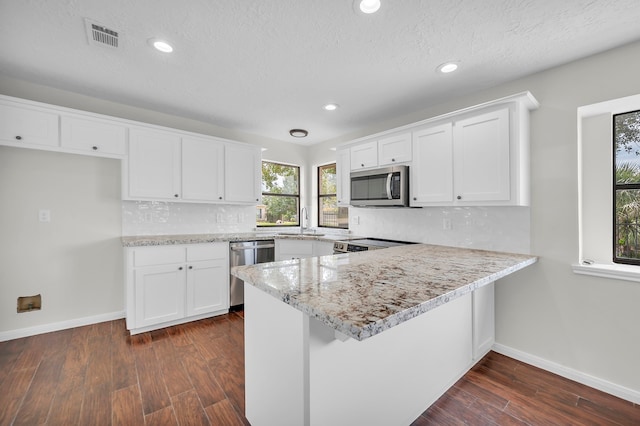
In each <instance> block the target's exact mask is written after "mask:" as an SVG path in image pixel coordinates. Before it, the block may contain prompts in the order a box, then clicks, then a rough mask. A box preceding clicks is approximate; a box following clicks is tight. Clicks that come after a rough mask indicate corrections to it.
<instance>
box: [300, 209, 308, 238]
mask: <svg viewBox="0 0 640 426" xmlns="http://www.w3.org/2000/svg"><path fill="white" fill-rule="evenodd" d="M305 219H306V220H309V216H307V208H306V207H303V208H301V209H300V233H301V234H303V233H304V221H305Z"/></svg>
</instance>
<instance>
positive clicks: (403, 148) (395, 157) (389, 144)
mask: <svg viewBox="0 0 640 426" xmlns="http://www.w3.org/2000/svg"><path fill="white" fill-rule="evenodd" d="M411 159H412V155H411V132H407V133H401V134H399V135H393V136H388V137H385V138H383V139H380V140H378V165H379V166H389V165H394V164H398V163H406V162H409V161H411Z"/></svg>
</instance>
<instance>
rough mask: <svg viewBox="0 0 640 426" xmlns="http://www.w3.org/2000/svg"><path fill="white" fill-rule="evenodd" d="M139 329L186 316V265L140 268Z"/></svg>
mask: <svg viewBox="0 0 640 426" xmlns="http://www.w3.org/2000/svg"><path fill="white" fill-rule="evenodd" d="M134 276H135V278H134V295H135V303H134V305H135V318H136V328H140V327H146V326H150V325H154V324H160V323H163V322H167V321H173V320H177V319H180V318H183V317H184V313H185V300H184V298H185V284H186V271H185V268H184V265H176V264H172V265H160V266H149V267H145V268H139V269H136V270H135V274H134Z"/></svg>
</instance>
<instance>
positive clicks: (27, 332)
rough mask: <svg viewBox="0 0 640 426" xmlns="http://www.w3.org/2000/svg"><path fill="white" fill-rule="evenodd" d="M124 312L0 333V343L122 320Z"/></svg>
mask: <svg viewBox="0 0 640 426" xmlns="http://www.w3.org/2000/svg"><path fill="white" fill-rule="evenodd" d="M124 317H125V313H124V311H119V312H110V313H107V314H101V315H94V316H91V317H83V318H76V319H72V320H67V321H60V322H55V323H51V324H43V325H36V326H33V327H27V328H20V329H18V330H9V331H0V342H4V341H6V340H13V339H19V338H21V337H29V336H35V335H36V334H43V333H50V332H52V331H59V330H66V329H68V328H74V327H81V326H83V325H90V324H97V323H99V322H105V321H112V320H116V319H120V318H124Z"/></svg>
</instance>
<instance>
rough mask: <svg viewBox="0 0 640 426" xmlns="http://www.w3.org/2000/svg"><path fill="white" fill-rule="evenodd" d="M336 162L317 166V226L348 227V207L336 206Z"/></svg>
mask: <svg viewBox="0 0 640 426" xmlns="http://www.w3.org/2000/svg"><path fill="white" fill-rule="evenodd" d="M336 179H337V178H336V163H332V164H327V165H325V166H320V167H318V226H322V227H327V228H345V229H346V228H348V227H349V209H348V208H347V207H338V197H337V195H336V187H337V186H336Z"/></svg>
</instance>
